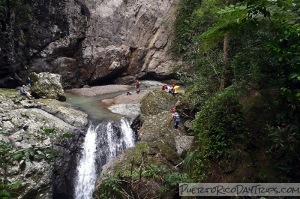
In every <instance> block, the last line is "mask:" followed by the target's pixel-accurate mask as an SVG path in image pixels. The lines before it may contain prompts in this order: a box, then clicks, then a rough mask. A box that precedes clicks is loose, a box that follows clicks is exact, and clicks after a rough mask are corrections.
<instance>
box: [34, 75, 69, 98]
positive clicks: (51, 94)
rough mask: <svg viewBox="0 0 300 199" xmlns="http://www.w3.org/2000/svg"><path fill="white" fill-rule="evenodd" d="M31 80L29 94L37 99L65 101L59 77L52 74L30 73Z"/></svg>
mask: <svg viewBox="0 0 300 199" xmlns="http://www.w3.org/2000/svg"><path fill="white" fill-rule="evenodd" d="M30 77H31V80H33V83H32V88H31V92H32V95H34V96H35V97H37V98H46V99H57V100H60V101H66V96H65V94H64V90H63V88H62V85H61V75H58V74H53V73H48V72H46V73H39V74H36V73H32V74H31V75H30Z"/></svg>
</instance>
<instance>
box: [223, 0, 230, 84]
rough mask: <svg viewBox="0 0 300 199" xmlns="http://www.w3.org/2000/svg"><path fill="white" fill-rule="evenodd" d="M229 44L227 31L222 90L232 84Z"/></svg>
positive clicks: (228, 2) (224, 46)
mask: <svg viewBox="0 0 300 199" xmlns="http://www.w3.org/2000/svg"><path fill="white" fill-rule="evenodd" d="M225 5H226V6H229V5H230V0H226V1H225ZM229 45H230V33H229V32H227V33H225V35H224V41H223V70H222V75H221V90H223V89H225V88H226V87H228V86H229V85H230V84H231V78H230V74H231V72H230V66H229Z"/></svg>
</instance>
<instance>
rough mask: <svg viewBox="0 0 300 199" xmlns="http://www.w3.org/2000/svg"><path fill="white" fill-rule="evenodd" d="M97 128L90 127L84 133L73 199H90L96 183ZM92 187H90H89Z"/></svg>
mask: <svg viewBox="0 0 300 199" xmlns="http://www.w3.org/2000/svg"><path fill="white" fill-rule="evenodd" d="M97 128H98V126H97V127H96V128H95V127H94V126H93V125H90V127H89V128H88V131H87V133H86V136H85V139H84V143H83V151H82V157H81V159H80V162H79V165H78V168H77V180H76V186H75V199H90V198H92V194H93V189H94V184H95V181H96V161H95V156H96V153H95V152H96V148H97V147H96V138H97ZM91 185H92V186H91Z"/></svg>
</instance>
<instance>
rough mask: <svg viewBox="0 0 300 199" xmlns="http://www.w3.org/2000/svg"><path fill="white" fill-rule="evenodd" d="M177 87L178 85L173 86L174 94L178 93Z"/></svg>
mask: <svg viewBox="0 0 300 199" xmlns="http://www.w3.org/2000/svg"><path fill="white" fill-rule="evenodd" d="M179 87H180V86H178V85H176V86H174V94H175V95H176V94H178V93H179Z"/></svg>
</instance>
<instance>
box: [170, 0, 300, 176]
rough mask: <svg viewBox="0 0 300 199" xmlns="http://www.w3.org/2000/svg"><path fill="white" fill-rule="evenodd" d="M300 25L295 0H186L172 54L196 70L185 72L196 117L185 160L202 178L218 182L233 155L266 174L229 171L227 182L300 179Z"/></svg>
mask: <svg viewBox="0 0 300 199" xmlns="http://www.w3.org/2000/svg"><path fill="white" fill-rule="evenodd" d="M299 22H300V5H299V3H297V1H295V0H280V1H269V0H257V1H255V0H254V1H253V0H252V1H250V0H249V1H248V0H239V1H215V0H202V1H196V0H194V1H193V0H182V1H181V3H180V5H179V9H178V18H177V23H176V30H177V31H176V34H177V39H176V41H175V42H174V45H173V51H172V52H173V54H174V55H176V56H180V57H182V59H184V60H185V62H186V63H188V64H190V65H191V66H192V71H196V74H194V75H189V74H188V73H187V74H182V73H180V74H181V77H183V80H184V81H185V83H187V84H189V86H188V88H187V89H186V90H187V94H186V97H185V98H184V99H183V100H184V102H183V103H184V104H185V105H186V104H188V106H184V108H185V110H184V111H186V113H187V114H193V115H191V116H192V117H195V120H194V132H195V135H196V138H195V142H194V146H193V149H192V150H191V151H190V153H189V155H188V156H187V158H186V160H185V163H186V165H185V166H186V169H187V171H188V173H189V174H190V177H192V178H193V179H194V180H195V181H213V179H212V178H210V177H209V175H210V176H213V174H214V173H218V172H219V171H217V169H216V165H218V168H222V169H223V171H224V170H226V168H228V166H227V167H226V166H224V164H225V163H224V162H226V163H228V162H229V161H234V160H233V159H234V158H232V157H236V158H239V159H240V161H242V158H244V159H247V158H245V157H249V158H248V159H247V161H245V163H241V164H247V165H251V166H252V168H253V169H255V170H256V173H257V174H258V175H257V176H252V177H249V176H246V174H245V175H243V174H241V175H240V176H238V177H235V178H234V179H232V178H230V177H229V175H228V172H223V173H222V172H221V174H220V175H223V180H225V181H226V180H228V181H230V180H231V181H262V178H263V180H264V181H269V182H275V181H274V180H276V182H279V181H282V182H297V180H299V179H300V172H299V165H300V158H299V156H298V155H297V151H299V149H300V129H299V120H300V118H299V115H300V114H299V112H300V111H299V110H300V90H299V88H300V25H299V24H300V23H299ZM191 110H192V111H191ZM237 153H240V154H243V155H236V154H237ZM231 168H233V167H231ZM238 169H239V168H238V167H236V168H234V169H232V171H231V172H230V173H232V172H234V171H236V170H238ZM219 173H220V172H219ZM208 174H209V175H208ZM274 174H276V176H277V179H274ZM262 176H263V177H262Z"/></svg>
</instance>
